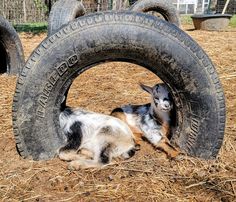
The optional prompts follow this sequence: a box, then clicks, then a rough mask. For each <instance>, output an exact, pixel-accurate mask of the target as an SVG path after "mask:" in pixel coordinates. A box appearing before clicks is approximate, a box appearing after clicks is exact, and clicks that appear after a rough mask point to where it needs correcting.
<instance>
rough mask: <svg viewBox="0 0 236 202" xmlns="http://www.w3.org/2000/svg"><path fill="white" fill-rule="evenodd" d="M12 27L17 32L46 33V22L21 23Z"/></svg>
mask: <svg viewBox="0 0 236 202" xmlns="http://www.w3.org/2000/svg"><path fill="white" fill-rule="evenodd" d="M13 26H14V28H15V29H16V31H17V32H33V33H40V32H47V23H46V22H40V23H22V24H15V25H13Z"/></svg>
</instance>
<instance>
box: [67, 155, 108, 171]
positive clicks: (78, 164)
mask: <svg viewBox="0 0 236 202" xmlns="http://www.w3.org/2000/svg"><path fill="white" fill-rule="evenodd" d="M103 165H104V164H102V163H100V162H98V161H96V160H94V159H84V158H80V159H77V160H74V161H71V162H70V164H69V168H70V169H71V170H79V169H86V168H100V167H102V166H103Z"/></svg>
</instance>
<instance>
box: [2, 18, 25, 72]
mask: <svg viewBox="0 0 236 202" xmlns="http://www.w3.org/2000/svg"><path fill="white" fill-rule="evenodd" d="M0 56H1V57H0V73H7V74H19V73H20V72H21V70H22V68H23V66H24V64H25V60H24V52H23V48H22V44H21V41H20V38H19V36H18V34H17V32H16V30H15V29H14V28H13V26H12V25H11V24H10V23H9V22H8V21H7V20H6V19H5V18H3V17H2V16H0Z"/></svg>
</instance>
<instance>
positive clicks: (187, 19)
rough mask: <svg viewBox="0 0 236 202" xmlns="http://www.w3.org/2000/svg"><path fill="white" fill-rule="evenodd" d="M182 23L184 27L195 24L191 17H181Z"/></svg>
mask: <svg viewBox="0 0 236 202" xmlns="http://www.w3.org/2000/svg"><path fill="white" fill-rule="evenodd" d="M180 21H181V24H182V25H191V24H193V21H192V18H191V15H181V16H180Z"/></svg>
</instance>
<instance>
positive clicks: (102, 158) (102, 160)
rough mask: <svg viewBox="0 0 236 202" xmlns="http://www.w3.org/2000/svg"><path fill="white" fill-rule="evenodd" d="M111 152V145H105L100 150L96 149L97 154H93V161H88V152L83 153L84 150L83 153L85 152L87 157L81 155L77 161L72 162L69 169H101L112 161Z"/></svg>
mask: <svg viewBox="0 0 236 202" xmlns="http://www.w3.org/2000/svg"><path fill="white" fill-rule="evenodd" d="M110 150H111V145H110V144H107V143H105V144H104V145H103V147H102V148H99V149H97V150H96V149H95V152H94V153H93V154H94V157H93V159H87V158H86V156H87V151H85V150H84V151H83V149H82V150H81V151H82V152H85V153H84V154H86V155H85V156H83V155H79V156H78V158H77V160H74V161H72V162H70V164H69V167H70V168H71V169H74V170H78V169H80V168H84V169H85V168H100V167H102V166H104V165H105V164H109V162H110V160H111V157H110Z"/></svg>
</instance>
